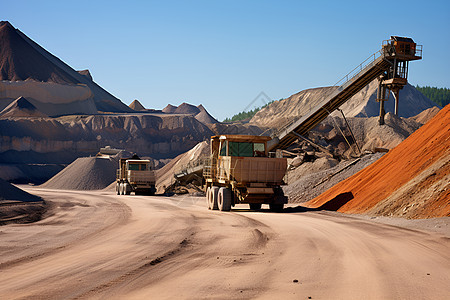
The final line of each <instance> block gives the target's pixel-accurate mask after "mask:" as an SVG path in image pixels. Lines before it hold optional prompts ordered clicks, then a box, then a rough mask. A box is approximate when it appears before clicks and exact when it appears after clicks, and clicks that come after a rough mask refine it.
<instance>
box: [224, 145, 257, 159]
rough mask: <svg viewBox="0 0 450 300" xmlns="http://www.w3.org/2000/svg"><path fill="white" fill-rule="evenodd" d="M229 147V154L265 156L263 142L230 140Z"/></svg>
mask: <svg viewBox="0 0 450 300" xmlns="http://www.w3.org/2000/svg"><path fill="white" fill-rule="evenodd" d="M228 147H229V148H228V155H229V156H240V157H253V156H265V151H264V150H265V149H264V144H263V143H246V142H228Z"/></svg>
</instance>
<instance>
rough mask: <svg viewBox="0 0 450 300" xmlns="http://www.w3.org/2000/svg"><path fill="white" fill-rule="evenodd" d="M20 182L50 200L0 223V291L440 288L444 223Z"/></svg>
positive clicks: (426, 293)
mask: <svg viewBox="0 0 450 300" xmlns="http://www.w3.org/2000/svg"><path fill="white" fill-rule="evenodd" d="M26 189H27V190H28V191H30V192H33V193H35V194H37V195H40V196H42V197H43V198H44V199H46V201H47V202H49V203H52V205H51V207H52V208H51V209H49V210H48V212H47V215H46V216H45V218H44V219H43V220H41V221H39V222H37V223H33V224H21V225H17V224H10V225H5V226H2V227H0V250H1V253H2V255H1V256H0V298H1V299H5V298H8V299H17V298H43V299H61V298H93V299H97V298H115V299H123V298H127V299H148V298H159V299H160V298H185V299H186V298H187V299H206V298H208V299H209V298H217V299H223V298H233V299H236V298H239V299H248V298H264V299H273V298H278V299H281V298H283V299H308V297H311V298H312V299H331V298H332V299H362V298H364V299H393V298H397V299H405V298H414V299H445V298H446V296H448V295H449V293H450V287H449V285H448V282H449V280H450V252H449V251H448V249H449V247H450V235H449V234H448V232H441V233H436V232H430V231H422V230H412V229H407V228H404V227H399V226H393V225H386V224H382V223H379V222H380V220H377V222H373V220H370V219H363V218H359V217H349V216H345V215H341V214H339V213H328V212H320V211H305V210H304V209H302V208H300V207H291V208H288V209H286V210H285V213H269V212H268V211H263V212H250V211H248V210H246V208H247V207H246V206H242V207H236V209H234V210H233V211H232V212H230V213H220V212H215V211H214V212H212V211H208V210H207V209H206V208H205V204H204V202H205V198H194V197H172V198H164V197H145V196H116V195H113V194H112V193H106V192H101V191H96V192H92V191H90V192H81V191H61V190H57V191H56V190H45V189H38V188H33V187H27V188H26ZM442 220H443V219H442ZM446 220H447V221H448V219H446ZM428 222H429V221H428ZM441 223H442V222H441ZM447 223H448V222H447ZM394 225H398V224H394ZM441 225H442V224H441ZM297 281H298V282H297Z"/></svg>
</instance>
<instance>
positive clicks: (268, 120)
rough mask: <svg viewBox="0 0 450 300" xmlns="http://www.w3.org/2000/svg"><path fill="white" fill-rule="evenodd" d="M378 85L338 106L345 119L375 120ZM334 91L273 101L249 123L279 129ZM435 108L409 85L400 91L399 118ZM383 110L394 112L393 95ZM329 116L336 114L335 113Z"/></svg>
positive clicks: (306, 92) (328, 89)
mask: <svg viewBox="0 0 450 300" xmlns="http://www.w3.org/2000/svg"><path fill="white" fill-rule="evenodd" d="M377 84H378V83H377V81H376V80H375V81H373V82H371V83H370V84H368V85H367V86H366V87H365V88H363V89H362V90H361V91H360V92H359V93H357V94H356V95H354V96H353V97H352V98H350V100H348V101H347V102H346V103H345V104H344V105H342V106H341V109H342V110H343V111H344V113H345V116H346V117H376V116H378V115H379V109H380V108H379V103H378V102H376V96H377V89H378V85H377ZM335 89H336V88H335V87H323V88H315V89H308V90H304V91H301V92H299V93H297V94H294V95H292V96H290V97H289V98H286V99H283V100H280V101H275V102H273V103H271V104H270V105H268V106H267V107H265V108H263V109H261V110H260V111H259V112H258V113H256V114H255V116H254V117H253V118H252V119H251V120H250V123H251V124H254V125H259V126H269V127H280V124H286V123H288V122H289V121H291V120H294V119H298V118H300V117H301V116H303V115H305V114H306V113H308V112H309V111H310V110H311V109H312V108H314V107H315V106H316V105H318V104H319V103H320V102H321V101H322V100H323V99H324V98H325V97H326V96H327V95H329V94H331V92H333V91H334V90H335ZM434 106H437V105H436V104H435V103H434V102H432V101H431V100H430V99H428V98H427V97H425V96H424V95H423V94H422V93H421V92H419V91H418V90H416V89H415V88H414V87H413V86H412V85H410V84H408V85H406V86H405V87H404V88H403V89H402V90H400V101H399V116H400V117H405V118H409V117H412V116H415V115H417V114H419V113H420V112H422V111H423V110H425V109H428V108H431V107H434ZM385 110H386V112H394V99H393V97H392V95H389V100H388V101H386V102H385ZM332 115H337V112H334V113H333V114H332ZM281 126H282V125H281Z"/></svg>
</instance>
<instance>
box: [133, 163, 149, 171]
mask: <svg viewBox="0 0 450 300" xmlns="http://www.w3.org/2000/svg"><path fill="white" fill-rule="evenodd" d="M128 170H131V171H146V170H147V165H146V164H129V165H128Z"/></svg>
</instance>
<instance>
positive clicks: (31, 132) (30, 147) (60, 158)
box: [0, 114, 213, 163]
mask: <svg viewBox="0 0 450 300" xmlns="http://www.w3.org/2000/svg"><path fill="white" fill-rule="evenodd" d="M0 128H1V129H2V130H1V133H0V142H1V143H0V162H7V163H70V162H72V161H73V160H74V159H75V158H77V157H82V156H89V155H95V154H96V153H97V152H98V151H99V149H100V147H104V146H106V145H110V146H111V147H113V148H118V149H124V150H127V151H129V152H135V153H138V154H139V155H140V156H150V157H153V158H158V159H159V158H172V157H175V156H177V155H179V154H180V153H183V152H186V151H188V150H189V149H191V148H192V147H194V146H195V145H196V144H197V143H198V142H201V141H204V140H206V139H209V138H210V137H211V135H213V133H212V132H211V130H210V129H209V128H208V127H207V126H206V125H204V124H202V123H200V122H199V121H197V120H196V119H195V117H193V116H190V115H165V114H155V115H150V114H149V115H147V114H139V115H95V116H67V117H61V118H57V119H0Z"/></svg>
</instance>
